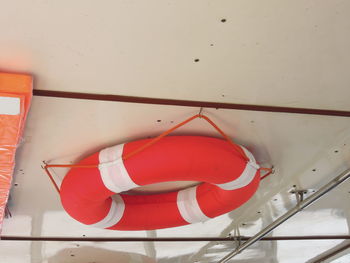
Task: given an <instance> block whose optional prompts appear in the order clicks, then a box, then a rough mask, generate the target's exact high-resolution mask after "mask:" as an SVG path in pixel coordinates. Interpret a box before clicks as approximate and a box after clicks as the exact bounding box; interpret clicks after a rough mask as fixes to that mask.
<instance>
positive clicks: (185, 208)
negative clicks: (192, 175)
mask: <svg viewBox="0 0 350 263" xmlns="http://www.w3.org/2000/svg"><path fill="white" fill-rule="evenodd" d="M196 191H197V186H194V187H191V188H188V189H184V190H181V191H179V192H178V193H177V208H178V209H179V211H180V214H181V216H182V218H183V219H184V220H185V221H187V222H188V223H190V224H191V223H197V222H202V221H206V220H208V219H210V217H207V216H206V215H205V214H204V213H203V212H202V210H201V208H200V207H199V204H198V201H197V197H196Z"/></svg>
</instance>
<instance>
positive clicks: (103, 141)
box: [0, 0, 350, 263]
mask: <svg viewBox="0 0 350 263" xmlns="http://www.w3.org/2000/svg"><path fill="white" fill-rule="evenodd" d="M349 15H350V2H348V1H293V2H292V1H290V2H289V1H272V0H271V1H268V2H267V3H266V2H261V1H220V2H218V1H158V0H151V1H143V2H142V1H103V3H101V2H97V1H81V0H77V1H74V2H72V1H69V2H68V1H46V0H40V1H39V0H35V1H19V0H13V1H6V2H4V3H2V7H1V9H0V32H1V36H0V70H2V71H6V72H26V73H30V74H33V75H34V77H35V83H34V88H35V89H40V90H56V91H70V92H85V93H97V94H116V95H129V96H138V97H153V98H167V99H181V100H198V101H212V102H227V103H242V104H258V105H270V106H287V107H303V108H319V109H332V110H343V111H350V106H349V103H348V98H349V95H350V91H349V84H350V74H348V68H349V67H350V53H349V52H348V47H349V46H350V20H349V19H348V17H349ZM198 112H199V108H196V107H184V106H169V105H151V104H141V103H125V102H106V101H91V100H80V99H67V98H66V99H64V98H48V97H37V96H34V98H33V101H32V106H31V111H30V114H29V117H28V120H27V126H26V130H25V133H24V135H23V141H22V143H21V145H20V146H19V148H18V152H17V165H16V169H15V174H14V185H13V188H12V192H11V200H10V202H9V208H10V210H11V213H12V217H11V218H8V219H6V220H5V221H4V226H3V232H2V234H3V235H5V236H44V237H47V236H63V237H218V236H220V237H225V236H227V235H228V234H230V233H232V234H234V232H235V231H237V229H238V228H239V230H240V233H241V235H246V236H251V235H254V234H255V233H256V232H258V231H259V230H260V229H262V228H263V227H265V226H267V225H268V224H270V223H271V222H272V221H273V220H275V219H276V218H278V217H279V216H281V215H282V214H283V213H285V212H286V211H287V210H289V209H291V208H292V207H294V205H295V204H296V200H295V196H294V195H292V194H290V193H289V191H290V190H291V189H292V188H293V185H296V186H297V188H298V189H307V190H308V194H307V195H309V194H312V191H314V190H317V189H319V188H320V187H321V186H323V185H324V184H326V183H327V182H328V181H329V180H331V179H332V178H334V177H335V176H337V175H338V174H339V173H341V172H342V171H344V170H345V169H347V168H349V167H350V147H349V146H350V122H349V119H348V118H345V117H332V116H315V115H304V114H290V113H273V112H253V111H242V110H229V109H207V108H205V109H203V113H204V114H206V115H208V116H209V117H210V118H211V119H212V120H214V121H215V123H217V124H218V125H219V126H220V127H221V128H222V129H223V130H224V131H225V132H227V134H229V135H230V136H231V137H232V138H234V139H235V141H236V142H238V143H240V144H243V145H245V146H246V147H247V148H248V149H250V150H251V151H252V152H253V154H254V155H255V156H256V158H257V160H258V161H259V162H260V163H261V164H263V165H266V166H270V165H274V166H275V169H276V172H275V174H273V175H271V176H270V177H268V178H267V179H265V180H264V181H263V182H262V183H261V185H260V188H259V190H258V192H257V194H256V195H255V196H254V197H253V198H252V199H251V200H250V201H249V202H248V203H247V204H245V205H244V206H242V207H241V208H239V209H237V210H235V211H233V212H231V213H228V214H226V215H223V216H220V217H218V218H215V219H211V220H209V221H207V222H205V223H198V224H193V225H189V226H183V227H178V228H171V229H164V230H157V231H136V232H132V231H108V230H99V229H93V228H90V227H87V226H84V225H82V224H80V223H78V222H76V221H74V220H73V219H71V218H70V217H69V216H68V215H67V214H66V213H65V211H64V210H63V208H62V206H61V204H60V200H59V197H58V195H57V193H56V192H55V191H54V188H53V187H52V185H51V184H50V181H49V180H48V178H47V176H46V175H45V173H44V172H43V171H42V169H41V167H40V166H41V163H42V161H43V160H46V161H50V162H70V161H72V162H74V161H77V160H78V159H79V158H81V156H84V155H86V154H89V153H92V152H95V151H97V150H99V149H101V148H103V147H106V146H109V145H114V144H118V143H122V142H126V141H130V140H136V139H140V138H146V137H149V136H156V135H158V134H160V133H161V132H163V131H165V130H167V129H169V128H170V127H172V126H173V125H174V124H176V123H179V122H181V121H183V120H184V119H186V118H188V117H190V116H192V115H194V114H197V113H198ZM175 134H198V135H210V136H217V134H216V133H215V132H214V131H213V130H212V128H211V127H209V126H208V125H207V124H206V123H205V122H203V121H201V120H196V121H194V122H193V123H191V124H188V125H187V126H185V127H183V128H181V129H180V130H178V131H176V132H175ZM64 173H65V171H64V170H63V169H61V170H59V169H55V178H56V179H57V180H58V181H59V180H61V179H62V178H63V176H64ZM179 185H180V183H178V184H177V185H175V186H179ZM181 185H183V184H181ZM175 186H174V185H171V187H175ZM349 189H350V184H349V182H345V183H344V184H342V185H341V186H339V187H337V188H336V189H334V190H332V191H331V192H330V193H329V194H328V195H326V196H325V197H323V198H322V199H321V200H320V201H318V202H317V203H315V204H314V205H312V206H310V207H308V208H307V209H305V210H303V211H302V212H300V213H299V214H298V215H297V216H295V217H294V218H292V219H290V220H289V221H287V222H286V223H285V224H283V225H281V226H280V227H279V228H277V229H276V230H275V231H273V233H272V235H273V236H283V235H292V236H294V235H300V236H302V235H348V234H349V231H350V230H349V229H350V227H349V226H350V209H349V206H348V205H347V204H348V202H349V200H348V199H349V198H350V195H349ZM153 190H154V189H153ZM344 244H345V241H342V240H322V241H317V240H309V241H261V242H258V243H257V244H255V245H253V246H252V247H251V248H249V249H247V250H246V251H245V252H243V253H242V254H240V255H239V256H237V257H235V258H234V259H232V262H262V263H265V262H266V263H267V262H276V263H277V262H278V263H285V262H287V263H289V262H290V263H294V262H310V263H311V262H316V261H317V258H318V257H319V256H320V255H322V254H324V253H326V252H327V251H328V252H330V251H331V250H332V249H336V248H338V247H341V246H343V245H344ZM301 248H302V249H301ZM233 249H234V243H233V242H192V243H183V242H182V243H181V242H173V243H170V242H135V243H122V242H119V243H112V242H103V243H97V242H24V241H1V246H0V261H1V262H6V263H17V262H20V263H41V262H48V263H58V262H69V263H71V262H72V263H78V262H90V261H91V262H96V263H97V262H161V263H162V262H170V263H175V262H216V261H217V260H219V259H220V258H222V257H223V256H224V255H226V254H227V253H229V252H230V251H232V250H233ZM347 254H349V253H348V252H346V251H345V252H343V254H338V255H337V256H336V257H333V258H331V259H329V260H328V262H348V261H349V260H350V258H349V256H348V255H347ZM230 262H231V261H230Z"/></svg>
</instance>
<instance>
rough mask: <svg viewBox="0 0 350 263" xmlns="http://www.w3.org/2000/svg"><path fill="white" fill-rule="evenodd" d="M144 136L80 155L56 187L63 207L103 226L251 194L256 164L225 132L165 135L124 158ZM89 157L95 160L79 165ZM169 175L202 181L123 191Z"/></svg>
mask: <svg viewBox="0 0 350 263" xmlns="http://www.w3.org/2000/svg"><path fill="white" fill-rule="evenodd" d="M149 141H150V139H146V140H138V141H133V142H129V143H126V144H121V145H117V146H113V147H109V148H106V149H103V150H101V151H99V152H97V153H95V154H93V155H91V156H89V157H87V158H85V159H83V160H81V161H80V162H78V164H77V167H76V168H74V169H71V170H70V171H69V172H68V174H67V175H66V176H65V178H64V179H63V182H62V185H61V189H60V196H61V201H62V205H63V207H64V209H65V210H66V211H67V212H68V214H70V215H71V216H72V217H73V218H75V219H76V220H78V221H80V222H81V223H84V224H87V225H91V226H94V227H100V228H107V229H114V230H151V229H161V228H167V227H175V226H181V225H185V224H190V223H196V222H200V221H205V220H207V219H209V218H213V217H216V216H219V215H222V214H224V213H227V212H229V211H231V210H233V209H236V208H237V207H239V206H241V205H242V204H244V203H245V202H246V201H248V200H249V199H250V198H251V197H252V195H253V194H254V193H255V191H256V190H257V188H258V185H259V182H260V169H259V165H258V164H257V163H256V161H255V159H254V157H253V155H252V154H251V153H250V152H249V151H248V150H247V149H245V148H244V147H242V146H239V147H241V149H242V151H241V152H243V155H244V156H243V157H245V158H242V154H240V153H239V152H237V150H236V149H234V148H233V147H232V145H231V144H230V143H229V142H228V141H226V140H222V139H218V138H213V137H204V136H169V137H164V138H163V139H162V140H160V141H158V142H157V143H156V144H154V145H152V147H148V148H146V149H144V150H143V151H141V152H139V153H138V154H136V155H133V156H132V157H131V158H127V159H125V158H123V157H124V156H128V155H130V153H132V152H134V151H135V150H137V149H138V148H140V147H142V145H145V144H147V143H148V142H149ZM241 149H240V150H241ZM94 164H98V165H96V166H95V167H92V168H90V169H85V168H84V165H86V166H89V165H94ZM79 165H80V166H81V168H79ZM166 181H201V182H203V183H202V184H200V185H197V186H194V187H191V188H187V189H183V190H179V191H174V192H169V193H161V194H151V195H129V194H125V193H124V192H125V191H128V190H130V189H133V188H135V187H138V186H143V185H148V184H153V183H159V182H166Z"/></svg>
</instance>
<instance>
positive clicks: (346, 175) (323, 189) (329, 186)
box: [219, 170, 350, 263]
mask: <svg viewBox="0 0 350 263" xmlns="http://www.w3.org/2000/svg"><path fill="white" fill-rule="evenodd" d="M349 177H350V170H346V171H344V172H343V173H341V174H340V175H338V176H337V177H336V178H334V179H333V180H332V181H330V182H329V183H327V184H326V185H325V186H323V187H321V188H320V189H319V190H318V191H317V192H316V193H314V194H312V195H310V196H309V197H308V198H306V199H305V200H304V201H301V202H300V203H298V204H297V205H296V206H295V207H294V208H292V209H291V210H289V211H288V212H287V213H285V214H284V215H282V216H281V217H279V218H278V219H277V220H275V221H274V222H272V223H271V224H270V225H268V226H267V227H265V228H264V229H263V230H261V231H260V232H258V233H257V234H256V235H254V236H253V237H251V238H250V239H249V240H247V241H246V242H244V243H243V244H242V245H240V246H238V247H237V248H236V249H235V250H234V251H232V252H231V253H229V254H227V255H226V256H225V257H224V258H222V259H221V260H220V261H219V263H225V262H227V261H229V260H230V259H231V258H233V257H234V256H236V255H238V254H239V253H241V252H242V251H244V250H245V249H247V248H248V247H250V246H251V245H253V244H254V243H255V242H257V241H259V240H260V239H262V238H263V237H264V236H266V235H267V234H268V233H270V232H271V231H272V230H274V229H275V228H276V227H278V226H279V225H281V224H282V223H283V222H285V221H287V220H288V219H289V218H291V217H292V216H294V215H295V214H296V213H298V212H299V211H301V210H302V209H304V208H305V207H307V206H309V205H310V204H312V203H314V202H315V201H316V200H318V199H319V198H320V197H322V196H323V195H324V194H326V193H328V192H329V191H331V190H332V189H333V188H335V187H337V186H338V185H340V184H341V183H343V182H344V181H346V180H347V179H349Z"/></svg>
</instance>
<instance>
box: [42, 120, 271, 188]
mask: <svg viewBox="0 0 350 263" xmlns="http://www.w3.org/2000/svg"><path fill="white" fill-rule="evenodd" d="M196 118H203V119H204V120H206V121H207V122H208V123H209V124H210V125H212V126H213V127H214V128H215V129H216V130H217V131H218V132H219V133H220V134H221V135H222V136H223V137H224V138H225V139H226V140H227V141H228V142H229V143H230V144H231V145H232V146H233V147H234V149H235V150H236V152H237V153H239V154H240V156H242V158H243V159H244V160H245V161H247V163H249V162H251V158H250V157H252V158H253V159H254V157H253V155H252V154H251V156H249V157H248V156H247V153H249V151H247V150H246V149H245V148H244V147H242V148H241V147H239V146H238V145H237V144H235V143H234V142H232V140H231V139H230V138H229V137H228V136H227V135H226V134H225V133H224V132H223V131H222V130H221V129H220V128H219V127H218V126H217V125H216V124H215V123H214V122H213V121H212V120H211V119H210V118H209V117H207V116H205V115H203V114H201V113H200V114H197V115H194V116H192V117H190V118H188V119H187V120H185V121H183V122H181V123H179V124H177V125H176V126H174V127H173V128H171V129H169V130H167V131H165V132H163V133H162V134H160V135H159V136H157V137H156V138H154V139H153V140H152V141H151V142H149V143H147V144H145V145H143V146H141V147H139V148H138V149H136V150H134V151H133V152H131V153H129V154H128V155H127V156H125V157H123V156H122V155H121V156H120V157H119V158H120V159H124V160H125V159H128V158H130V157H131V156H133V155H135V154H136V153H138V152H140V151H142V150H144V149H145V148H147V147H149V146H151V145H152V144H154V143H156V142H157V141H159V140H160V139H161V138H163V137H165V136H166V135H168V134H170V133H171V132H173V131H174V130H176V129H178V128H180V127H181V126H183V125H185V124H187V123H189V122H191V121H192V120H194V119H196ZM237 149H238V150H237ZM242 149H243V150H242ZM115 161H116V162H117V161H118V160H115ZM254 161H255V159H254ZM119 162H120V161H119ZM105 163H106V164H103V165H108V164H107V163H108V161H107V162H105ZM43 164H44V165H42V168H43V169H44V171H45V172H46V174H47V175H48V177H49V178H50V180H51V182H52V183H53V185H54V187H55V189H56V191H57V192H58V193H60V188H59V187H58V185H57V183H56V182H55V180H54V178H53V176H52V175H51V173H50V171H49V168H53V167H56V168H99V165H100V164H92V165H90V164H87V165H77V164H48V163H46V162H45V161H43ZM103 165H102V167H103ZM259 169H262V170H267V171H268V173H267V174H266V175H264V176H263V177H262V178H265V177H266V176H268V175H270V174H271V173H272V169H270V168H259ZM110 187H111V188H114V187H112V186H110ZM136 187H137V185H136Z"/></svg>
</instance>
